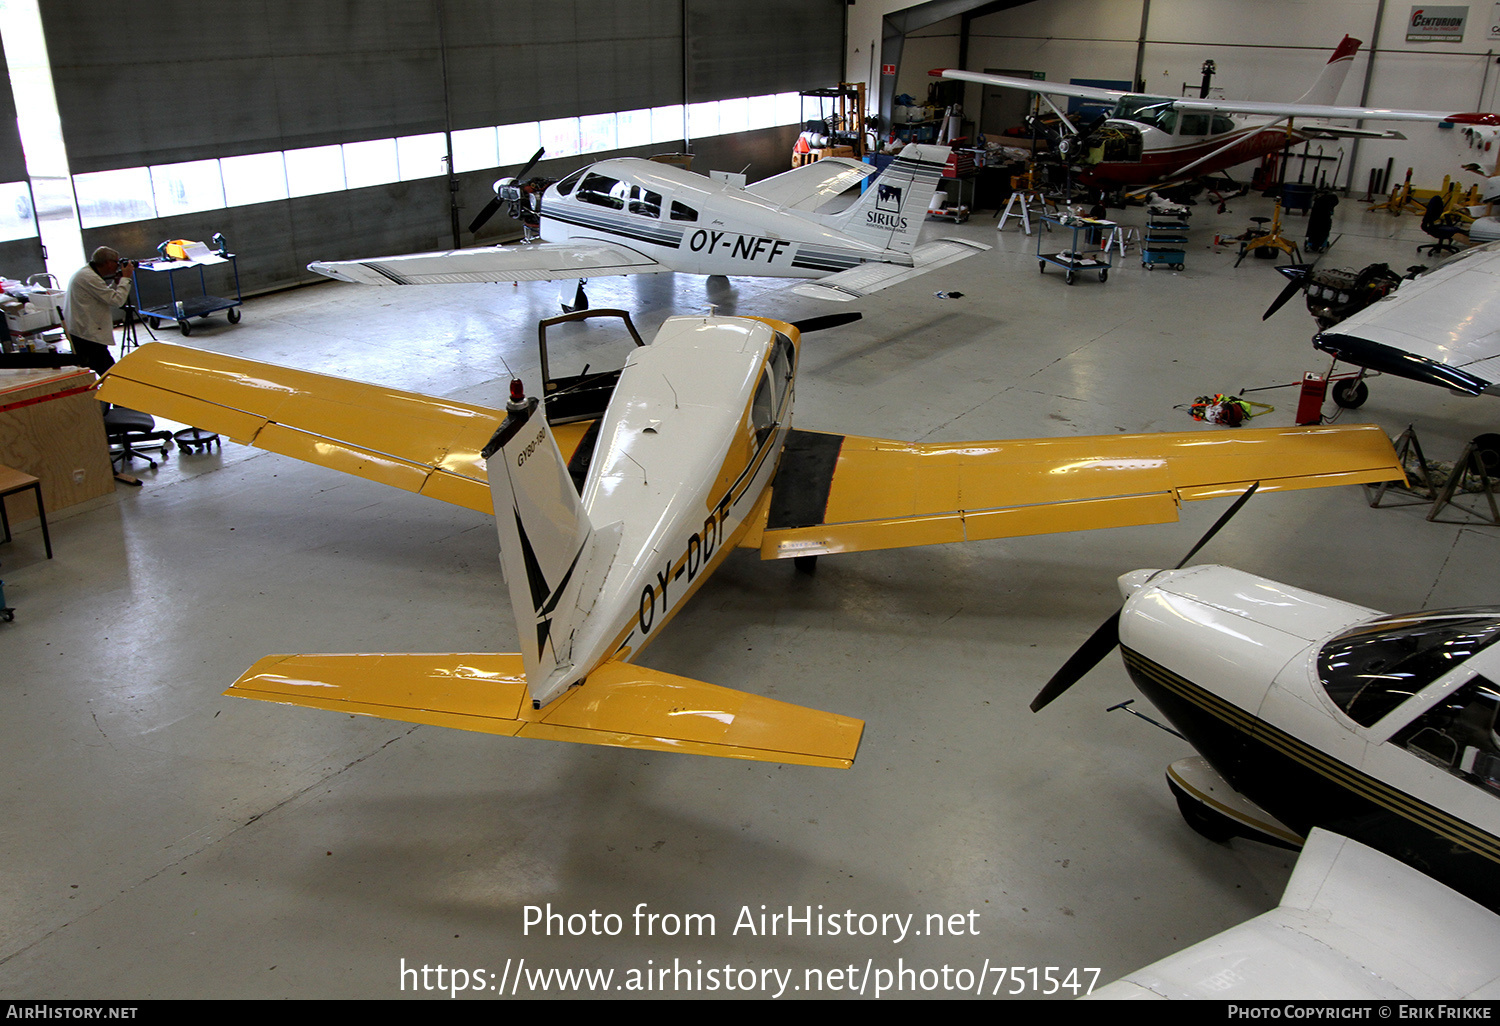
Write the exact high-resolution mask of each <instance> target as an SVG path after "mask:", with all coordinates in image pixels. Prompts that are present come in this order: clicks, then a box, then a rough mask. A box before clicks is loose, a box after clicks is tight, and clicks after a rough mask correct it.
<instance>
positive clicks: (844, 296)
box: [792, 239, 990, 302]
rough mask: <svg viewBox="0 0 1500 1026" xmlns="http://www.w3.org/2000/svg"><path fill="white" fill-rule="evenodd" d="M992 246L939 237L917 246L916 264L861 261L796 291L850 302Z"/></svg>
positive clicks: (821, 297)
mask: <svg viewBox="0 0 1500 1026" xmlns="http://www.w3.org/2000/svg"><path fill="white" fill-rule="evenodd" d="M989 248H990V247H989V246H986V245H984V244H983V243H981V242H970V241H969V240H967V239H938V240H936V241H935V242H928V243H924V244H923V245H921V246H918V247H917V248H916V249H914V250H913V251H912V254H911V257H912V266H910V267H906V266H904V265H902V264H883V263H867V264H860V265H858V266H857V267H851V268H849V269H848V270H847V271H839V272H838V273H836V274H830V275H828V276H827V277H823V278H819V279H818V280H817V281H811V282H807V283H805V284H803V285H798V286H796V287H795V288H793V289H792V291H793V292H795V293H796V294H797V295H799V296H806V297H808V298H809V299H832V300H835V301H837V302H848V301H849V300H851V299H859V298H861V297H863V296H868V295H869V294H870V293H872V292H879V291H880V290H881V289H885V288H890V287H891V286H892V285H895V284H897V283H899V282H903V281H906V280H907V279H909V278H915V277H916V276H917V275H919V274H926V273H927V272H928V271H932V270H936V269H937V268H939V267H944V266H946V265H948V264H951V263H953V262H954V261H955V260H962V259H963V258H964V257H971V256H973V255H974V254H975V253H979V252H982V251H984V250H986V249H989Z"/></svg>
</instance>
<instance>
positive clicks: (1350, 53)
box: [1297, 36, 1360, 106]
mask: <svg viewBox="0 0 1500 1026" xmlns="http://www.w3.org/2000/svg"><path fill="white" fill-rule="evenodd" d="M1359 47H1360V41H1359V40H1358V39H1355V38H1353V37H1352V36H1345V37H1344V39H1343V41H1342V42H1341V43H1339V45H1338V46H1336V47H1334V49H1333V56H1331V57H1329V58H1328V63H1327V64H1325V65H1323V70H1322V71H1321V72H1319V73H1318V77H1317V79H1316V80H1315V81H1314V82H1313V84H1312V88H1311V89H1309V90H1308V91H1307V92H1305V93H1303V94H1302V98H1301V99H1299V100H1298V101H1297V102H1298V103H1316V104H1323V105H1325V106H1326V105H1331V104H1335V103H1337V102H1338V99H1339V90H1340V89H1342V88H1343V86H1344V79H1345V78H1346V77H1348V75H1349V68H1350V66H1351V65H1353V63H1354V55H1355V54H1356V53H1358V52H1359Z"/></svg>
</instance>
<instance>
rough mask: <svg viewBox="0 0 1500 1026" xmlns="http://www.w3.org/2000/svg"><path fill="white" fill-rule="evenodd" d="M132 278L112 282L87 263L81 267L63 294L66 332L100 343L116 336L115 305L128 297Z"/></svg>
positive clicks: (107, 341)
mask: <svg viewBox="0 0 1500 1026" xmlns="http://www.w3.org/2000/svg"><path fill="white" fill-rule="evenodd" d="M134 282H135V279H134V278H121V279H120V282H119V284H118V285H111V284H109V283H108V282H107V281H105V280H104V279H103V278H101V277H99V272H98V271H96V270H94V269H93V268H92V267H90V266H89V265H88V264H84V265H83V266H82V267H80V268H79V269H78V271H77V273H76V274H74V275H73V278H72V280H71V281H69V282H68V293H67V295H66V296H64V297H63V322H64V323H65V324H66V325H67V329H68V334H69V335H72V336H74V337H76V338H82V339H87V340H88V341H90V342H98V343H99V344H100V345H106V346H107V345H112V344H113V343H114V340H115V321H114V310H115V307H117V306H123V305H124V303H125V300H127V299H129V298H130V287H131V285H132V284H134Z"/></svg>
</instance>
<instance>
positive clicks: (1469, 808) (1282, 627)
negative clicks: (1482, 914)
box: [1120, 566, 1500, 907]
mask: <svg viewBox="0 0 1500 1026" xmlns="http://www.w3.org/2000/svg"><path fill="white" fill-rule="evenodd" d="M1147 573H1148V572H1147V571H1136V572H1135V573H1134V574H1129V575H1126V576H1125V577H1123V578H1121V585H1122V590H1126V589H1127V588H1129V587H1131V586H1132V585H1133V584H1136V583H1139V582H1140V581H1142V580H1144V578H1145V576H1146V574H1147ZM1379 615H1380V614H1379V613H1378V612H1377V611H1375V610H1372V609H1367V608H1365V607H1363V606H1357V605H1353V604H1351V603H1347V602H1342V601H1339V600H1337V599H1332V598H1329V597H1327V596H1324V595H1318V594H1316V593H1313V592H1309V591H1303V590H1302V589H1300V588H1293V587H1290V586H1288V585H1285V584H1280V583H1278V582H1276V581H1270V580H1266V579H1265V578H1261V577H1256V576H1254V575H1252V574H1247V573H1244V572H1242V571H1238V570H1233V569H1229V568H1226V567H1214V566H1202V567H1194V568H1191V569H1188V570H1179V571H1174V572H1171V573H1166V574H1161V575H1159V576H1157V577H1155V578H1154V579H1153V580H1151V581H1150V582H1149V583H1147V584H1144V586H1142V587H1140V589H1139V590H1138V591H1137V592H1136V593H1135V594H1134V595H1132V596H1131V597H1130V599H1129V601H1128V602H1127V603H1126V605H1125V609H1124V611H1123V614H1122V616H1121V620H1120V642H1121V645H1122V646H1123V647H1124V648H1125V650H1126V663H1127V666H1129V667H1130V668H1131V673H1132V676H1133V677H1134V678H1135V679H1136V681H1137V683H1143V681H1144V682H1145V683H1144V684H1143V689H1146V690H1147V693H1148V695H1149V696H1150V697H1151V698H1152V700H1153V701H1154V702H1157V703H1158V704H1159V705H1160V704H1162V702H1165V703H1166V704H1167V705H1169V706H1172V707H1175V709H1176V712H1177V715H1174V713H1173V712H1172V711H1168V710H1165V709H1164V711H1168V715H1169V716H1173V718H1174V721H1176V722H1178V725H1179V727H1183V728H1184V730H1185V732H1187V733H1188V734H1189V740H1193V741H1194V743H1195V744H1196V745H1197V746H1198V747H1199V749H1200V751H1202V752H1203V754H1204V755H1205V756H1207V757H1208V758H1209V759H1210V761H1212V762H1214V764H1215V766H1216V768H1218V769H1219V770H1220V771H1221V772H1224V773H1226V775H1227V776H1228V777H1229V778H1230V783H1231V784H1232V785H1233V786H1234V787H1236V789H1238V790H1240V791H1242V792H1243V793H1245V794H1246V795H1247V796H1248V797H1250V798H1251V799H1252V800H1254V801H1256V802H1257V803H1258V804H1260V805H1261V806H1262V807H1263V808H1265V809H1266V810H1267V811H1268V812H1270V813H1272V814H1273V815H1275V816H1276V817H1277V818H1279V819H1281V820H1283V821H1284V822H1286V823H1287V824H1288V825H1289V826H1292V827H1293V828H1294V829H1295V830H1297V831H1298V832H1299V833H1305V831H1306V830H1307V829H1308V827H1309V826H1325V827H1328V828H1330V829H1341V828H1342V831H1343V832H1346V833H1348V834H1349V835H1350V836H1356V835H1357V834H1358V833H1360V832H1361V831H1362V830H1364V831H1367V832H1370V833H1371V836H1369V837H1358V838H1357V839H1360V840H1362V841H1364V843H1367V844H1371V845H1372V846H1374V847H1377V848H1382V849H1385V848H1389V853H1390V854H1392V855H1395V856H1396V857H1398V858H1402V859H1403V860H1406V861H1413V860H1418V861H1420V860H1423V859H1431V860H1433V861H1434V863H1435V862H1436V860H1437V859H1438V858H1439V857H1443V858H1446V857H1449V856H1450V855H1452V854H1453V853H1457V852H1460V851H1467V852H1472V853H1474V854H1473V859H1472V861H1471V862H1468V863H1465V862H1461V861H1460V862H1455V863H1454V866H1453V867H1444V869H1446V872H1444V871H1440V870H1439V869H1437V868H1431V867H1429V868H1428V869H1427V871H1428V872H1432V873H1433V875H1435V876H1438V877H1439V878H1440V879H1443V880H1444V882H1445V883H1447V884H1448V885H1449V886H1451V887H1455V888H1456V889H1459V890H1461V891H1463V892H1465V893H1467V894H1468V895H1469V896H1470V897H1474V898H1475V899H1476V900H1480V901H1482V902H1484V903H1486V904H1489V905H1490V906H1491V907H1494V905H1495V903H1496V902H1497V901H1500V897H1497V894H1500V891H1497V889H1496V888H1494V887H1491V886H1490V885H1489V884H1488V883H1484V884H1481V885H1476V884H1474V881H1476V880H1481V879H1482V880H1486V881H1487V880H1493V879H1494V878H1495V876H1494V869H1495V863H1496V862H1497V861H1500V790H1497V789H1500V783H1497V781H1496V779H1495V777H1494V770H1493V768H1492V767H1493V762H1485V761H1480V762H1479V763H1478V766H1477V767H1476V765H1475V763H1476V760H1484V759H1485V758H1486V757H1485V756H1484V755H1483V751H1484V750H1485V749H1489V750H1491V751H1493V750H1494V748H1495V745H1496V739H1494V738H1493V737H1490V736H1488V735H1489V734H1490V733H1491V732H1492V731H1493V726H1492V725H1488V726H1483V729H1482V730H1480V729H1479V728H1475V729H1474V730H1470V731H1468V732H1467V733H1464V735H1463V736H1464V737H1468V738H1470V740H1473V739H1475V738H1478V739H1479V741H1478V742H1477V744H1478V749H1479V752H1478V754H1468V755H1467V756H1466V757H1464V756H1463V755H1462V751H1463V748H1464V746H1465V744H1467V743H1468V742H1466V741H1464V740H1462V739H1461V738H1460V740H1458V741H1457V742H1456V743H1455V744H1456V747H1455V749H1454V753H1453V754H1454V757H1455V758H1454V761H1453V765H1451V766H1450V765H1444V764H1441V763H1440V762H1437V761H1435V760H1434V759H1433V758H1432V757H1431V755H1430V754H1428V753H1424V751H1423V748H1424V745H1426V746H1427V747H1428V748H1429V749H1431V748H1432V745H1431V744H1430V742H1424V741H1423V739H1422V736H1421V735H1422V732H1423V731H1426V732H1427V733H1428V734H1429V735H1431V736H1432V737H1433V738H1434V739H1435V738H1436V737H1437V736H1438V735H1441V734H1444V733H1445V732H1446V731H1450V730H1451V731H1453V733H1454V735H1455V737H1457V736H1458V735H1459V734H1460V733H1463V732H1461V731H1459V730H1458V727H1457V726H1456V725H1455V724H1454V721H1453V717H1454V715H1455V714H1453V713H1450V712H1448V711H1446V710H1447V709H1448V708H1449V707H1450V705H1451V704H1452V703H1454V702H1459V703H1460V704H1461V703H1462V702H1463V701H1465V700H1466V699H1465V693H1460V689H1463V688H1465V687H1466V686H1468V687H1470V688H1471V689H1472V687H1474V686H1478V685H1483V686H1485V687H1487V688H1488V687H1491V685H1489V684H1488V683H1487V682H1488V681H1495V680H1500V645H1489V646H1488V647H1482V646H1479V645H1469V644H1461V645H1455V646H1451V647H1450V649H1449V650H1447V651H1445V652H1444V653H1443V654H1442V655H1441V656H1439V657H1435V658H1433V659H1429V660H1427V662H1426V664H1425V666H1423V665H1421V664H1420V663H1418V664H1415V665H1414V664H1413V663H1402V662H1401V660H1402V659H1404V658H1405V657H1406V655H1407V654H1408V653H1409V652H1412V651H1416V650H1418V646H1419V643H1418V641H1416V640H1412V641H1411V642H1409V643H1402V644H1394V645H1392V646H1391V647H1390V649H1389V655H1386V653H1382V654H1381V655H1382V658H1385V659H1386V660H1387V661H1386V662H1385V663H1384V664H1383V665H1384V666H1385V667H1386V668H1385V669H1384V670H1382V671H1380V672H1377V670H1379V669H1380V664H1375V663H1371V664H1370V665H1369V666H1368V667H1365V668H1353V667H1354V664H1353V663H1350V662H1348V661H1347V659H1345V658H1344V657H1338V658H1332V657H1330V658H1331V659H1332V661H1331V662H1329V663H1328V665H1326V666H1323V667H1320V662H1319V657H1320V654H1323V653H1324V652H1325V650H1326V649H1328V648H1329V643H1330V639H1333V638H1334V637H1335V636H1338V635H1340V633H1341V632H1343V631H1346V630H1348V629H1349V628H1351V627H1353V626H1354V625H1356V624H1361V623H1362V622H1363V621H1368V620H1371V619H1372V618H1374V617H1377V616H1379ZM1474 615H1475V614H1474V612H1473V611H1467V610H1455V611H1452V612H1451V613H1442V612H1438V613H1423V614H1412V616H1411V617H1403V618H1397V619H1399V620H1401V621H1403V622H1405V621H1408V620H1409V621H1410V622H1411V623H1412V624H1414V625H1416V626H1417V627H1418V628H1421V629H1431V628H1432V627H1440V626H1441V624H1442V623H1443V622H1444V621H1451V620H1454V619H1455V618H1457V619H1462V618H1464V617H1466V616H1474ZM1382 622H1384V621H1382ZM1377 628H1378V625H1373V626H1371V627H1370V628H1368V629H1367V628H1364V627H1362V628H1361V630H1362V631H1365V633H1366V634H1367V635H1370V636H1373V633H1372V632H1374V631H1376V630H1377ZM1414 638H1415V636H1414ZM1143 660H1146V661H1149V663H1147V662H1143ZM1163 671H1165V672H1163ZM1424 671H1425V673H1424ZM1345 673H1347V674H1349V675H1350V676H1349V679H1350V680H1351V681H1353V682H1354V684H1355V685H1356V687H1351V688H1346V689H1345V690H1343V691H1341V694H1342V695H1344V696H1345V700H1349V699H1348V697H1347V696H1348V695H1349V694H1355V695H1356V696H1357V697H1355V698H1354V699H1352V702H1354V703H1359V702H1364V703H1365V704H1364V706H1363V707H1357V706H1353V705H1351V708H1350V710H1349V711H1346V710H1345V709H1344V708H1342V707H1341V706H1340V704H1339V703H1338V702H1336V701H1335V700H1334V698H1333V697H1332V696H1331V694H1330V690H1329V687H1328V686H1325V683H1324V681H1323V677H1324V676H1325V675H1334V676H1337V675H1341V674H1345ZM1331 679H1332V678H1331ZM1362 682H1367V683H1365V684H1364V689H1363V690H1361V689H1359V688H1358V687H1357V685H1359V684H1360V683H1362ZM1476 682H1477V685H1476ZM1339 683H1342V681H1340V682H1339ZM1146 684H1149V685H1150V688H1149V689H1147V688H1146ZM1382 688H1383V689H1387V690H1389V692H1390V695H1389V697H1388V698H1387V699H1386V700H1385V701H1384V703H1383V704H1376V703H1374V702H1370V701H1367V700H1366V697H1365V696H1366V694H1367V693H1368V695H1370V696H1373V695H1374V694H1375V693H1376V689H1382ZM1152 691H1155V692H1156V693H1155V694H1152ZM1487 702H1489V699H1483V700H1481V701H1478V702H1475V703H1473V704H1472V705H1471V706H1470V708H1469V709H1468V710H1466V711H1465V713H1463V714H1459V719H1460V721H1462V720H1463V719H1464V718H1465V717H1467V716H1469V715H1471V714H1474V713H1477V714H1479V715H1481V716H1484V715H1488V716H1489V717H1490V719H1491V720H1493V718H1494V708H1493V707H1491V706H1490V705H1487V704H1486V703H1487ZM1355 708H1361V713H1360V715H1361V716H1362V718H1364V719H1366V720H1367V721H1368V725H1366V724H1365V723H1361V722H1357V721H1356V719H1354V718H1352V717H1353V714H1354V709H1355ZM1179 717H1183V719H1179ZM1184 719H1185V720H1186V721H1187V723H1188V724H1189V726H1187V727H1184ZM1194 721H1196V722H1197V728H1198V729H1197V732H1196V733H1195V732H1194V731H1193V730H1192V729H1191V724H1192V723H1193V722H1194ZM1429 723H1430V724H1432V726H1431V727H1428V726H1424V724H1429ZM1195 738H1196V739H1195ZM1231 738H1238V740H1230V739H1231ZM1444 740H1445V742H1446V738H1445V739H1444ZM1214 748H1217V749H1218V750H1217V751H1215V750H1212V749H1214ZM1434 750H1435V749H1434ZM1340 817H1343V819H1342V820H1341V819H1340ZM1434 851H1436V852H1441V853H1443V854H1442V855H1441V856H1437V855H1433V854H1432V852H1434ZM1476 865H1479V866H1483V867H1485V872H1483V873H1480V872H1476V871H1475V869H1474V867H1475V866H1476Z"/></svg>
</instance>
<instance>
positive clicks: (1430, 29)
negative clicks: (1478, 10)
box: [1406, 7, 1469, 43]
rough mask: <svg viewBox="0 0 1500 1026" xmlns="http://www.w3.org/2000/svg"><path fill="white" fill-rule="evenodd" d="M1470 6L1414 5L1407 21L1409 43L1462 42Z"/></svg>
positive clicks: (1407, 39)
mask: <svg viewBox="0 0 1500 1026" xmlns="http://www.w3.org/2000/svg"><path fill="white" fill-rule="evenodd" d="M1468 20H1469V8H1468V7H1413V8H1412V9H1411V18H1409V19H1408V20H1407V22H1406V41H1407V42H1408V43H1462V42H1463V41H1464V23H1465V22H1467V21H1468Z"/></svg>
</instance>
